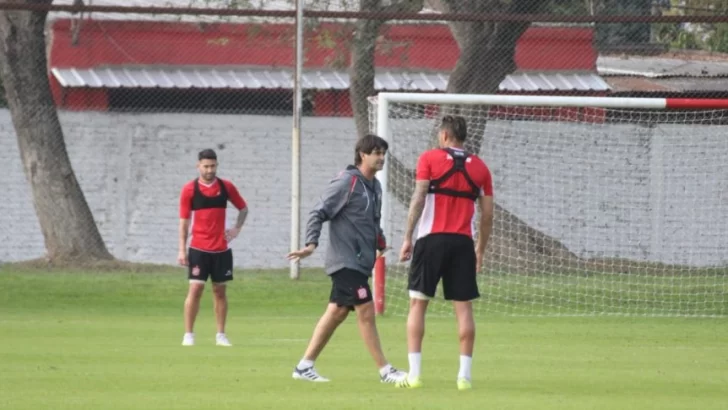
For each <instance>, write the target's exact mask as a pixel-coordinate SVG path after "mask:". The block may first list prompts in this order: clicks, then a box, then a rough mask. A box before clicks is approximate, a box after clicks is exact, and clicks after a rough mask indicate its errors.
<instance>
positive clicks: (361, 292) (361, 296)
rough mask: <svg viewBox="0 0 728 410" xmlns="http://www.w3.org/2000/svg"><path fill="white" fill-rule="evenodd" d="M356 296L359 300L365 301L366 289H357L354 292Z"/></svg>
mask: <svg viewBox="0 0 728 410" xmlns="http://www.w3.org/2000/svg"><path fill="white" fill-rule="evenodd" d="M356 293H357V296H359V299H366V298H367V289H366V288H359V289H357V291H356Z"/></svg>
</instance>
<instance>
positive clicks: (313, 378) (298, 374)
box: [293, 366, 329, 383]
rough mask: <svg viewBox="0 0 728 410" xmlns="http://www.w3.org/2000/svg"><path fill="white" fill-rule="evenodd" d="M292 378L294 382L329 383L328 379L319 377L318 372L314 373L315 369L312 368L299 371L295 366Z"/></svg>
mask: <svg viewBox="0 0 728 410" xmlns="http://www.w3.org/2000/svg"><path fill="white" fill-rule="evenodd" d="M293 378H294V379H296V380H306V381H309V382H318V383H322V382H327V381H329V379H327V378H325V377H321V375H319V374H318V372H317V371H316V369H314V368H313V366H312V367H309V368H306V369H303V370H301V369H299V368H298V366H296V367H295V368H294V369H293Z"/></svg>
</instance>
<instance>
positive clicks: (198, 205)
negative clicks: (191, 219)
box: [192, 178, 229, 211]
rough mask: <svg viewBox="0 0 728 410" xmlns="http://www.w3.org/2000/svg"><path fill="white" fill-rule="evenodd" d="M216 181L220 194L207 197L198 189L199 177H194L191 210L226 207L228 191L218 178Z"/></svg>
mask: <svg viewBox="0 0 728 410" xmlns="http://www.w3.org/2000/svg"><path fill="white" fill-rule="evenodd" d="M217 183H218V185H219V186H220V194H219V195H218V196H214V197H207V196H204V195H202V192H201V191H200V182H199V179H195V190H194V196H193V197H192V210H193V211H196V210H198V209H209V208H227V201H228V198H229V196H228V192H227V187H225V184H224V183H223V182H222V180H221V179H220V178H218V179H217Z"/></svg>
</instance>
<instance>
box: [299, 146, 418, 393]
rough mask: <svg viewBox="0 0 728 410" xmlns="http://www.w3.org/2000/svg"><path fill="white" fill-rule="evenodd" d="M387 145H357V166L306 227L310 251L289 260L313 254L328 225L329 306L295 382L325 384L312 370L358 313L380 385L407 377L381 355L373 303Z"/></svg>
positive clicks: (342, 176)
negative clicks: (381, 176)
mask: <svg viewBox="0 0 728 410" xmlns="http://www.w3.org/2000/svg"><path fill="white" fill-rule="evenodd" d="M388 147H389V146H388V144H387V142H386V141H385V140H384V139H382V138H380V137H378V136H376V135H367V136H365V137H363V138H361V139H359V141H358V142H357V144H356V148H355V150H354V163H355V165H350V166H348V167H347V168H346V170H345V171H342V172H341V173H339V175H338V176H337V177H336V178H334V179H333V180H331V182H330V183H329V185H328V186H327V187H326V189H325V190H324V192H323V194H322V195H321V198H320V199H319V201H318V203H317V204H316V206H315V207H314V209H313V210H312V211H311V213H310V217H309V220H308V224H307V225H306V247H305V248H303V249H300V250H298V251H294V252H291V253H289V254H288V259H290V260H299V259H303V258H305V257H307V256H309V255H311V254H312V253H313V251H314V250H315V249H316V247H317V246H318V240H319V236H320V235H321V228H322V226H323V223H324V222H327V221H328V222H329V244H328V249H327V251H326V262H325V270H326V274H328V275H329V276H330V277H331V282H332V286H331V295H330V297H329V305H328V306H327V308H326V312H324V314H323V316H322V317H321V319H319V322H318V324H317V325H316V328H315V329H314V332H313V336H312V337H311V340H310V342H309V345H308V348H307V349H306V353H305V354H304V356H303V359H301V361H300V362H299V363H298V365H297V366H296V368H295V369H294V371H293V378H294V379H299V380H308V381H313V382H327V381H329V380H328V379H327V378H325V377H321V376H320V375H319V374H318V372H316V369H315V368H314V361H315V360H316V358H317V357H318V356H319V354H321V351H322V350H323V348H324V346H326V343H327V342H328V341H329V339H330V338H331V336H332V335H333V333H334V331H335V330H336V328H337V327H338V326H339V325H340V324H341V323H342V322H343V321H344V320H345V319H346V317H347V316H348V315H349V311H352V310H355V311H356V316H357V322H358V324H359V331H360V332H361V335H362V338H363V339H364V343H366V346H367V348H368V349H369V353H370V354H371V355H372V357H373V358H374V361H375V362H376V364H377V367H378V368H379V376H380V381H381V382H382V383H396V382H397V381H400V380H403V379H405V378H406V377H407V373H405V372H403V371H400V370H397V369H396V368H394V367H392V365H390V364H389V362H387V359H386V358H385V357H384V353H383V352H382V347H381V344H380V341H379V334H378V332H377V326H376V322H375V319H374V303H373V302H372V300H373V299H372V291H371V288H370V287H369V277H370V276H371V273H372V269H374V262H375V260H376V258H377V254H378V253H379V252H382V251H383V250H384V249H385V246H386V241H385V239H384V235H383V233H382V230H381V227H380V225H379V220H380V218H381V203H382V187H381V185H380V184H379V181H378V180H377V179H376V178H375V174H376V173H377V171H379V170H381V169H382V167H383V166H384V156H385V154H386V152H387V148H388Z"/></svg>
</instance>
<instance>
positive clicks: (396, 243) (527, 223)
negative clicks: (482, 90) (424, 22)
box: [369, 93, 728, 316]
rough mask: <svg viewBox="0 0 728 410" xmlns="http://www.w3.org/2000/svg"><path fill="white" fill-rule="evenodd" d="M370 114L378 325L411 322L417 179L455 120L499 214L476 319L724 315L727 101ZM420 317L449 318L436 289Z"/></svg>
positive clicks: (486, 98)
mask: <svg viewBox="0 0 728 410" xmlns="http://www.w3.org/2000/svg"><path fill="white" fill-rule="evenodd" d="M369 103H370V129H371V131H372V132H373V133H377V134H378V135H380V136H383V137H384V138H385V139H387V141H388V142H389V144H390V145H389V146H390V148H389V152H388V158H387V166H386V168H385V170H383V171H381V172H380V173H379V175H378V177H379V178H380V180H381V182H382V184H383V187H384V190H385V194H384V196H385V198H384V199H383V214H382V215H383V216H382V226H383V229H384V231H385V234H386V235H387V239H388V243H389V245H390V246H392V249H391V250H390V251H389V253H387V254H386V255H385V258H384V260H382V261H380V264H378V266H379V267H380V269H377V271H376V272H375V280H374V281H375V287H374V288H375V296H376V301H377V309H378V311H379V312H380V313H382V311H384V312H385V313H386V314H391V315H398V314H406V312H407V309H408V298H409V296H408V292H407V274H408V271H409V263H400V262H399V261H398V254H399V248H400V246H401V244H402V239H403V234H404V231H405V229H406V221H407V213H408V206H409V201H410V197H411V193H412V191H413V188H414V184H415V181H414V173H413V170H414V167H415V164H416V161H417V157H418V156H419V154H420V153H422V152H423V151H424V150H426V149H429V148H434V147H436V138H435V136H436V132H437V128H438V126H439V121H440V119H441V117H442V115H443V114H444V113H457V114H458V115H462V116H464V117H465V118H466V120H467V122H468V126H469V128H468V141H467V143H466V148H468V149H469V150H470V151H471V152H473V153H476V154H478V155H479V156H480V157H481V158H483V160H484V161H485V162H486V164H488V166H489V167H490V170H491V172H492V175H493V187H494V199H495V204H496V212H495V219H494V226H493V232H492V234H491V237H490V241H489V244H488V248H487V252H486V255H485V260H484V264H483V269H482V271H480V272H478V285H479V289H480V293H481V297H480V298H479V299H478V300H477V301H476V302H475V303H474V310H475V312H476V314H477V315H485V314H496V313H497V314H506V315H554V316H557V315H635V316H727V315H728V101H725V100H671V99H656V98H650V99H646V98H645V99H639V98H611V97H546V96H503V95H480V96H478V95H454V94H410V93H380V94H379V95H378V96H376V97H372V98H370V100H369ZM476 220H477V219H476ZM476 228H477V224H476ZM382 262H384V263H382ZM385 266H386V267H385ZM429 312H430V313H429V314H433V315H451V314H452V307H451V305H450V304H449V303H447V302H445V301H444V300H443V299H442V286H441V285H440V286H439V287H438V293H437V296H436V298H435V300H433V301H432V302H431V305H430V310H429Z"/></svg>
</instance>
